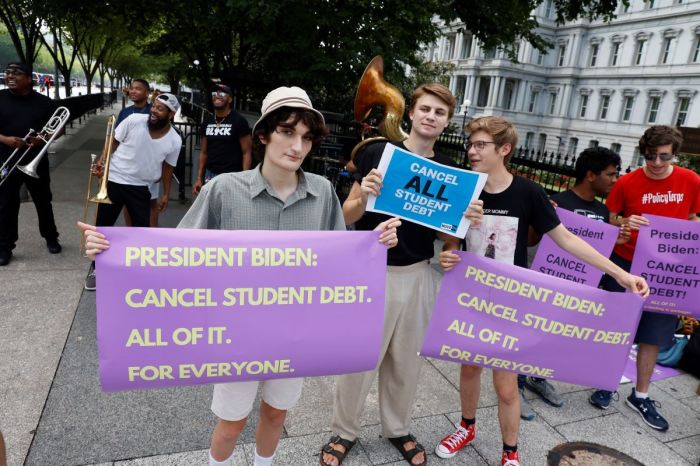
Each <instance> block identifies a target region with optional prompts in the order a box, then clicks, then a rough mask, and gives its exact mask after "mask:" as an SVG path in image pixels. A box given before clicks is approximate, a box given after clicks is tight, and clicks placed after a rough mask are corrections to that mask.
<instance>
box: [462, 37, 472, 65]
mask: <svg viewBox="0 0 700 466" xmlns="http://www.w3.org/2000/svg"><path fill="white" fill-rule="evenodd" d="M471 50H472V36H468V35H465V36H464V38H463V39H462V54H461V55H460V58H461V59H462V60H466V59H467V58H469V57H470V56H471Z"/></svg>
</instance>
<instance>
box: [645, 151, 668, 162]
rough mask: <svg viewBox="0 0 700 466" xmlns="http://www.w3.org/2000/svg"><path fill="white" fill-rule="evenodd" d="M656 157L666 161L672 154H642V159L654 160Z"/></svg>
mask: <svg viewBox="0 0 700 466" xmlns="http://www.w3.org/2000/svg"><path fill="white" fill-rule="evenodd" d="M656 157H658V158H660V159H661V161H662V162H668V161H669V160H672V159H673V154H669V153H663V154H644V160H648V161H650V162H651V161H652V160H656Z"/></svg>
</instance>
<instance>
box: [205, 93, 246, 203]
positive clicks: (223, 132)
mask: <svg viewBox="0 0 700 466" xmlns="http://www.w3.org/2000/svg"><path fill="white" fill-rule="evenodd" d="M211 101H212V104H213V105H214V112H215V113H214V115H212V116H209V117H207V118H206V119H205V120H204V122H203V123H202V127H201V132H200V135H201V136H202V139H201V146H200V147H201V148H200V151H199V164H198V170H197V180H196V181H195V183H194V186H193V187H192V193H193V194H195V195H197V194H199V190H200V189H202V186H203V185H204V184H205V183H207V182H208V181H209V180H211V179H212V178H214V177H215V176H216V175H219V174H221V173H234V172H239V171H242V170H250V167H251V166H252V157H251V155H250V149H251V141H252V139H251V137H250V127H249V126H248V122H247V121H246V119H245V118H243V117H242V116H241V115H240V114H239V113H238V112H236V111H235V110H233V109H232V108H231V104H232V103H233V96H232V94H231V88H229V87H228V86H224V85H222V84H220V85H218V86H217V87H216V90H214V92H212V93H211Z"/></svg>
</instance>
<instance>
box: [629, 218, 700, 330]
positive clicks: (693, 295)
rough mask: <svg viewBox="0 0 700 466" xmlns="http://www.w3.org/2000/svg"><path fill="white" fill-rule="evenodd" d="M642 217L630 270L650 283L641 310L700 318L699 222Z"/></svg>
mask: <svg viewBox="0 0 700 466" xmlns="http://www.w3.org/2000/svg"><path fill="white" fill-rule="evenodd" d="M644 217H646V218H647V219H648V220H649V225H646V226H642V227H641V228H640V229H639V236H638V237H637V245H636V247H635V249H634V257H633V258H632V268H631V272H632V273H633V274H636V275H641V276H642V277H644V278H645V279H646V281H647V282H648V283H649V291H650V293H649V297H648V298H647V299H646V301H644V310H645V311H651V312H658V313H661V314H678V315H690V316H694V317H700V223H698V222H691V221H689V220H679V219H676V218H668V217H660V216H658V215H648V214H644Z"/></svg>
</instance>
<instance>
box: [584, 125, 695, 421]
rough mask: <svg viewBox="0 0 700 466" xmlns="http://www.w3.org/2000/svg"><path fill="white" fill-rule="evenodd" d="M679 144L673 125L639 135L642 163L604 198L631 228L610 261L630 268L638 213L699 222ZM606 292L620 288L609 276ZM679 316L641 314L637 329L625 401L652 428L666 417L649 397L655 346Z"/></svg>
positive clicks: (602, 400) (667, 340)
mask: <svg viewBox="0 0 700 466" xmlns="http://www.w3.org/2000/svg"><path fill="white" fill-rule="evenodd" d="M682 145H683V135H682V134H681V132H680V131H678V130H677V129H676V128H673V127H671V126H665V125H657V126H652V127H650V128H648V129H647V130H646V131H645V132H644V134H643V135H642V137H641V138H640V139H639V153H640V154H642V155H643V156H644V159H645V161H646V163H645V164H644V166H643V167H641V168H638V169H637V170H635V171H633V172H631V173H629V174H627V175H625V176H623V177H621V178H620V180H619V181H618V182H617V183H616V184H615V186H614V187H613V189H612V191H611V192H610V195H609V196H608V198H607V201H606V205H607V207H608V209H610V222H611V223H613V224H615V225H626V226H629V228H630V229H631V230H632V234H631V238H630V241H629V242H627V243H624V244H619V245H617V246H616V247H615V250H614V252H613V256H612V260H613V262H615V263H616V264H617V265H619V266H620V267H621V268H623V269H625V270H630V267H631V264H632V257H633V256H634V251H635V247H636V245H637V236H638V234H639V228H640V227H641V226H644V225H648V224H649V221H648V220H647V219H646V218H645V217H644V216H643V215H642V214H653V215H660V216H663V217H671V218H679V219H688V220H692V221H695V222H697V221H700V219H699V218H698V216H697V213H698V212H700V176H698V174H697V173H695V172H693V171H692V170H688V169H686V168H683V167H679V166H677V165H674V163H673V160H674V157H675V156H676V154H678V151H679V149H680V148H681V146H682ZM602 286H603V288H604V289H606V290H608V291H624V289H622V288H620V287H619V286H618V285H617V284H616V283H615V282H614V280H612V279H611V278H610V277H607V276H606V277H603V281H602ZM677 324H678V318H677V317H676V316H675V315H671V314H659V313H655V312H643V313H642V317H641V319H640V321H639V326H638V327H637V334H636V336H635V342H636V343H638V344H639V348H638V350H637V382H636V385H635V387H634V388H633V389H632V392H631V393H630V396H629V397H627V400H626V404H627V406H629V407H630V408H632V409H634V410H635V411H637V413H639V415H640V416H641V417H642V419H643V420H644V422H645V423H646V424H647V425H648V426H650V427H651V428H653V429H656V430H660V431H665V430H668V427H669V425H668V421H666V419H664V417H663V416H661V414H659V413H658V411H657V410H656V408H657V405H658V403H656V401H654V400H653V399H651V398H649V387H650V385H651V376H652V374H653V372H654V366H655V365H656V358H657V356H658V354H659V347H663V348H667V347H669V346H671V344H672V342H673V341H672V340H673V334H674V332H675V330H676V325H677ZM614 394H615V392H611V391H608V390H598V391H596V392H594V393H593V394H592V395H591V397H590V402H591V404H593V405H594V406H596V407H598V408H601V409H608V407H610V403H611V400H612V398H613V396H614Z"/></svg>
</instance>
